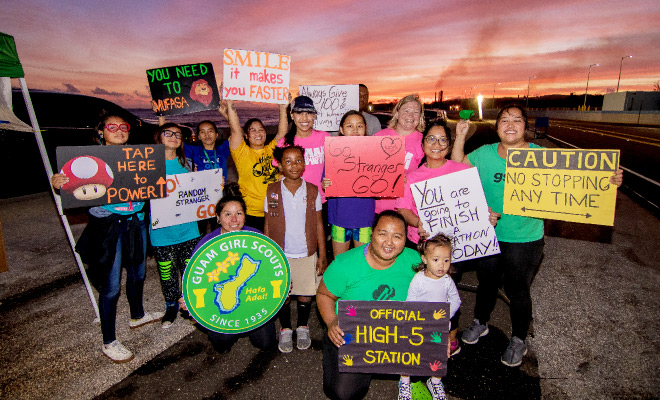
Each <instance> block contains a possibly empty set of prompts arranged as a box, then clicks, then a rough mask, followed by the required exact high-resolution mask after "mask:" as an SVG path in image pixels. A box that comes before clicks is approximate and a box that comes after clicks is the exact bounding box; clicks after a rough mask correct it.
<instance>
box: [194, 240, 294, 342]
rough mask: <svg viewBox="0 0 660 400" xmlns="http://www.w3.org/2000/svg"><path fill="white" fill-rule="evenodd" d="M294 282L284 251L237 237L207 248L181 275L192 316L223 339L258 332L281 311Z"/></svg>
mask: <svg viewBox="0 0 660 400" xmlns="http://www.w3.org/2000/svg"><path fill="white" fill-rule="evenodd" d="M290 285H291V277H290V270H289V263H288V262H287V259H286V256H285V255H284V252H283V251H282V249H281V248H280V247H279V246H278V245H277V244H276V243H275V242H273V241H272V240H271V239H269V238H268V237H266V236H264V235H261V234H259V233H255V232H248V231H237V232H229V233H225V234H223V235H220V236H218V237H216V238H213V239H212V240H209V241H208V242H207V243H204V245H203V246H202V247H200V248H199V249H198V250H197V251H196V252H195V254H193V256H192V257H191V258H190V261H189V262H188V265H187V266H186V270H185V272H184V274H183V283H182V288H183V299H184V301H185V302H186V306H187V307H188V310H189V311H190V315H191V316H192V317H193V318H194V319H195V320H196V321H197V322H199V324H200V325H202V326H204V327H205V328H208V329H210V330H212V331H215V332H220V333H243V332H248V331H251V330H253V329H256V328H258V327H260V326H262V325H263V324H265V323H266V322H268V320H270V319H271V318H272V317H274V316H275V314H277V312H278V311H279V310H280V308H281V307H282V305H283V304H284V301H285V300H286V298H287V296H288V295H289V287H290Z"/></svg>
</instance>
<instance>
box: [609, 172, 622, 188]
mask: <svg viewBox="0 0 660 400" xmlns="http://www.w3.org/2000/svg"><path fill="white" fill-rule="evenodd" d="M610 183H611V184H613V185H617V187H621V185H622V184H623V170H622V169H621V168H619V169H618V170H617V171H616V172H615V173H614V175H612V176H611V177H610Z"/></svg>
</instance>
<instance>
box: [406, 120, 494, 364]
mask: <svg viewBox="0 0 660 400" xmlns="http://www.w3.org/2000/svg"><path fill="white" fill-rule="evenodd" d="M422 149H423V150H424V159H423V160H422V162H423V163H422V164H421V165H420V166H419V168H418V169H416V170H413V171H409V172H407V173H406V184H405V188H404V192H403V193H404V196H403V197H401V198H398V199H397V200H396V203H395V207H396V210H397V211H398V212H399V213H400V214H401V215H403V218H405V220H406V222H407V223H408V243H407V245H408V246H409V247H411V248H414V249H416V248H417V243H419V242H420V241H424V240H426V239H428V237H429V232H426V230H424V226H423V223H422V219H421V218H419V216H418V214H417V207H415V200H414V198H413V194H412V190H411V188H410V185H411V184H413V183H417V182H421V181H425V180H428V179H432V178H436V177H438V176H443V175H447V174H451V173H452V172H458V171H462V170H464V169H468V168H469V167H468V166H467V165H465V164H462V163H458V162H455V161H452V160H448V159H447V155H448V154H450V151H451V132H450V130H449V128H448V127H447V126H446V125H445V123H444V121H440V122H435V123H433V124H432V125H431V126H429V127H428V128H427V129H426V131H425V132H424V135H423V139H422ZM496 221H497V215H495V214H491V223H492V224H493V225H494V224H495V222H496ZM459 316H460V313H459V312H457V313H456V314H454V317H453V318H452V319H451V327H452V330H451V332H450V333H449V342H450V346H451V353H450V354H451V355H452V356H453V355H455V354H458V353H459V352H460V351H461V347H460V346H459V344H458V340H457V339H456V334H457V333H458V318H459Z"/></svg>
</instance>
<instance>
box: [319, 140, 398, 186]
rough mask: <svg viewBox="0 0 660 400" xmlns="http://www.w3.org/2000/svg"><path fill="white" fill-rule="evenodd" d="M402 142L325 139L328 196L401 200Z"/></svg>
mask: <svg viewBox="0 0 660 400" xmlns="http://www.w3.org/2000/svg"><path fill="white" fill-rule="evenodd" d="M404 175H405V149H404V143H403V139H401V138H399V137H392V136H376V137H374V136H338V137H327V138H326V139H325V177H326V178H328V179H330V181H331V182H332V184H331V185H330V186H328V187H327V188H326V189H325V194H326V196H329V197H402V196H403V186H404V177H405V176H404Z"/></svg>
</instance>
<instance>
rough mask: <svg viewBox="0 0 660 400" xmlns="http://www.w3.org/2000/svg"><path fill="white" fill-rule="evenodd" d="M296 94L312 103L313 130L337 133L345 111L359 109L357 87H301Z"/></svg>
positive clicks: (358, 91)
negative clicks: (314, 119)
mask: <svg viewBox="0 0 660 400" xmlns="http://www.w3.org/2000/svg"><path fill="white" fill-rule="evenodd" d="M298 94H299V95H301V96H307V97H309V98H311V99H312V100H313V101H314V108H315V109H316V121H314V129H317V130H319V131H338V130H339V122H340V121H341V117H342V116H343V115H344V114H345V113H346V111H349V110H356V111H357V110H358V108H359V107H360V87H359V86H358V85H304V86H303V85H301V86H300V87H299V92H298ZM365 129H366V127H365Z"/></svg>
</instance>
